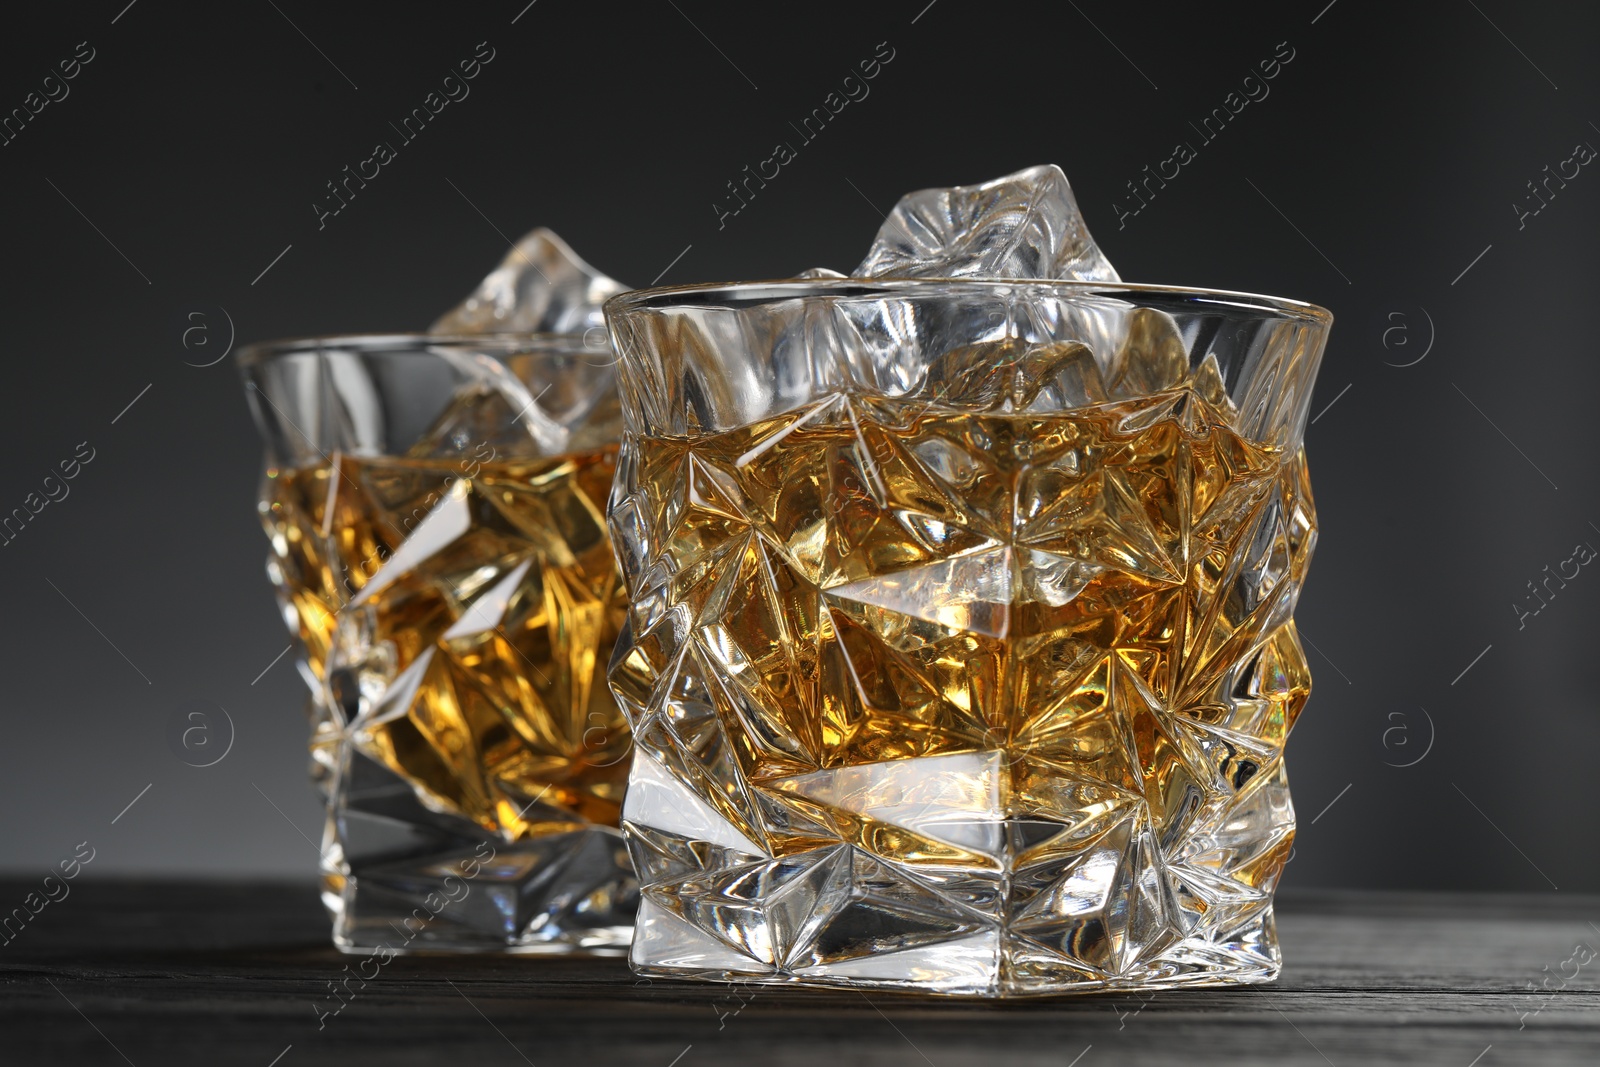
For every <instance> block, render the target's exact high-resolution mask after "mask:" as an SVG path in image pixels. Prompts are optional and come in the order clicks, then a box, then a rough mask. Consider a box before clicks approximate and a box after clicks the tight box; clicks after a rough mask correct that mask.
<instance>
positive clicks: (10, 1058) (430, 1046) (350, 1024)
mask: <svg viewBox="0 0 1600 1067" xmlns="http://www.w3.org/2000/svg"><path fill="white" fill-rule="evenodd" d="M35 888H37V886H36V884H30V883H26V882H4V883H0V905H3V906H4V908H5V909H6V910H7V911H9V909H10V908H11V907H12V906H13V905H20V904H21V903H22V901H23V900H24V898H25V897H26V895H27V894H28V893H29V892H30V891H31V890H33V889H35ZM1279 914H1280V932H1281V936H1282V940H1283V944H1284V950H1285V953H1286V955H1287V957H1288V961H1289V962H1288V966H1287V967H1286V969H1285V971H1284V976H1283V978H1282V979H1281V980H1280V981H1279V982H1277V983H1276V984H1274V985H1271V986H1261V987H1256V988H1248V989H1232V990H1217V991H1210V990H1193V991H1185V992H1172V993H1162V994H1157V995H1155V996H1154V997H1151V998H1150V999H1149V1000H1148V1003H1144V1004H1142V1005H1141V1003H1140V1001H1139V999H1138V998H1133V997H1127V996H1121V997H1116V996H1093V997H1074V998H1061V999H1055V1000H1043V1001H1038V1000H1035V1001H1022V1002H1015V1003H1000V1004H996V1003H977V1002H965V1001H952V1000H942V999H939V1000H935V999H922V998H911V997H903V996H895V995H889V994H881V993H875V994H872V995H871V999H870V1000H869V999H868V998H867V997H864V996H862V995H861V994H859V993H836V992H803V991H790V990H782V991H774V990H767V991H764V992H758V993H756V994H755V995H754V996H751V995H750V994H749V993H748V992H740V993H738V994H737V995H735V994H734V993H731V992H730V990H729V987H725V986H718V985H711V984H696V983H684V982H662V981H656V982H654V983H646V982H643V981H642V980H636V979H635V978H634V977H633V976H632V975H631V974H629V972H628V970H627V966H626V963H625V962H624V961H622V960H616V959H609V960H594V959H589V960H538V959H508V958H504V957H474V958H460V957H456V958H441V957H432V958H416V957H412V958H406V957H401V958H397V959H395V960H393V961H392V962H390V963H389V964H388V965H387V966H385V967H384V968H383V969H382V971H381V972H380V973H379V976H378V977H377V978H375V979H374V980H373V981H371V982H369V983H368V984H367V986H366V987H365V988H364V989H363V990H361V992H360V993H359V994H358V995H357V996H356V997H355V998H354V999H353V1000H352V1001H351V1002H350V1003H349V1004H348V1006H346V1007H345V1008H344V1009H343V1010H342V1011H341V1012H340V1013H339V1014H338V1015H336V1016H330V1017H327V1018H325V1019H323V1020H321V1022H322V1024H323V1025H322V1026H321V1028H320V1029H319V1018H318V1013H319V1010H325V1009H326V1007H327V1006H328V1005H329V1004H331V1003H332V1001H331V1000H330V999H329V993H328V983H329V982H330V980H333V979H336V978H338V977H340V976H341V975H343V974H344V973H345V972H344V970H343V968H344V967H345V966H346V964H350V963H353V962H355V961H354V960H352V958H350V957H346V956H342V955H340V954H339V953H337V952H335V951H333V950H332V949H331V948H329V947H328V946H327V940H326V939H327V925H326V921H325V920H324V918H323V915H322V911H321V908H320V907H319V905H318V903H317V900H316V896H315V893H314V892H313V890H312V889H311V888H309V887H308V886H305V885H301V884H295V885H271V884H260V883H253V884H239V883H227V882H213V883H196V882H188V883H157V882H140V883H125V882H121V883H119V882H93V881H90V880H88V879H84V880H81V881H79V882H77V883H74V884H73V885H72V890H71V895H70V896H68V897H67V898H65V899H63V900H61V901H58V902H55V903H51V904H49V905H47V906H45V907H44V908H43V910H42V911H41V912H40V913H39V914H38V915H37V917H35V918H34V919H32V921H31V922H30V923H29V924H28V925H27V926H26V927H24V928H23V929H22V930H21V931H20V933H17V934H16V936H15V937H14V938H13V939H12V940H11V941H10V942H9V943H5V944H3V945H0V982H3V983H4V990H5V995H4V998H3V1000H0V1013H3V1019H0V1064H5V1065H7V1067H10V1065H13V1064H15V1065H23V1064H27V1065H33V1064H39V1065H51V1067H56V1065H62V1064H88V1065H99V1064H105V1065H109V1067H116V1065H120V1064H123V1063H129V1064H133V1065H136V1067H156V1065H166V1067H175V1065H182V1064H203V1065H205V1067H225V1065H227V1067H231V1065H243V1067H269V1065H272V1064H274V1063H275V1064H276V1065H277V1067H307V1065H310V1064H368V1063H370V1064H382V1065H385V1067H401V1065H407V1064H428V1065H430V1067H432V1065H441V1064H451V1065H457V1064H460V1065H465V1064H471V1065H474V1067H476V1065H480V1064H482V1065H501V1064H504V1065H507V1067H516V1065H518V1064H523V1063H531V1064H536V1065H538V1067H550V1065H555V1064H569V1063H576V1064H626V1065H632V1064H639V1065H644V1067H711V1065H717V1064H740V1065H748V1064H756V1065H758V1067H779V1065H788V1064H796V1065H801V1064H803V1065H806V1067H819V1065H822V1067H844V1065H851V1064H866V1063H872V1064H905V1065H909V1067H920V1065H932V1067H963V1065H968V1064H971V1065H989V1064H995V1063H1018V1064H1040V1065H1049V1067H1099V1065H1103V1064H1124V1063H1128V1064H1133V1063H1137V1064H1184V1065H1194V1064H1229V1065H1244V1064H1273V1065H1285V1064H1318V1065H1321V1064H1335V1065H1338V1067H1346V1065H1352V1067H1353V1065H1356V1064H1387V1063H1425V1064H1441V1065H1450V1067H1470V1065H1476V1067H1504V1065H1507V1064H1538V1065H1545V1064H1549V1065H1556V1064H1584V1065H1588V1067H1593V1065H1596V1064H1600V983H1597V981H1596V976H1597V975H1600V958H1595V959H1593V960H1592V961H1590V960H1589V959H1588V957H1590V956H1591V955H1593V954H1594V951H1595V949H1597V948H1600V925H1597V924H1600V898H1595V897H1583V896H1575V895H1571V894H1566V893H1561V894H1552V895H1549V896H1467V895H1448V894H1351V893H1337V894H1336V893H1317V894H1306V893H1301V894H1294V893H1287V894H1285V895H1283V896H1282V897H1281V902H1280V909H1279ZM1580 945H1582V946H1585V948H1584V949H1582V950H1580V951H1578V952H1576V953H1575V952H1574V949H1575V948H1577V947H1578V946H1580ZM1580 961H1583V962H1580ZM1547 968H1548V969H1547ZM1530 982H1532V983H1533V984H1534V985H1535V986H1538V985H1540V984H1541V983H1547V985H1548V988H1549V989H1550V990H1551V991H1552V992H1550V993H1547V994H1545V995H1544V996H1542V997H1535V996H1534V995H1532V994H1530V993H1529V992H1528V991H1527V987H1528V984H1529V983H1530ZM352 985H354V983H352ZM318 1005H321V1006H322V1008H321V1009H319V1007H318Z"/></svg>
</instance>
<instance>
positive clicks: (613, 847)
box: [242, 336, 637, 952]
mask: <svg viewBox="0 0 1600 1067" xmlns="http://www.w3.org/2000/svg"><path fill="white" fill-rule="evenodd" d="M242 362H243V366H244V372H245V375H246V379H247V390H248V392H249V395H250V399H251V402H252V407H253V408H254V410H255V414H256V416H257V420H258V422H259V423H260V425H261V427H262V430H263V433H264V434H265V436H266V439H267V470H266V476H265V478H264V479H263V482H262V490H261V497H260V511H261V518H262V523H263V526H264V527H265V529H266V532H267V536H268V538H269V540H270V542H271V546H272V547H271V553H270V555H269V558H268V572H269V574H270V576H271V578H272V580H273V583H274V585H275V586H276V588H277V591H278V595H279V599H280V602H281V603H282V605H283V610H284V617H285V621H286V622H287V623H288V625H289V627H290V630H291V631H292V632H293V633H294V634H295V635H296V636H297V637H298V638H299V641H300V644H301V650H302V652H301V660H300V666H301V672H302V674H303V676H304V677H305V679H306V681H307V683H308V684H309V686H310V687H311V690H312V699H311V701H310V708H311V715H312V735H311V755H312V773H313V776H314V778H315V779H316V780H317V782H318V784H319V786H320V787H321V790H322V792H323V795H324V798H325V800H326V802H327V811H328V820H327V825H326V829H325V832H324V837H323V846H322V853H323V860H322V875H323V884H324V893H323V899H324V902H325V903H326V905H327V907H328V910H329V912H330V913H331V915H332V917H333V921H334V940H335V942H336V943H337V944H338V945H339V946H340V947H341V948H345V949H347V950H352V951H356V950H365V949H373V948H377V947H379V946H382V945H388V946H389V947H391V948H395V949H397V950H402V951H404V950H413V951H414V950H450V951H471V950H512V951H524V952H570V951H578V950H602V951H603V950H607V949H611V950H615V951H620V946H624V945H626V944H627V942H628V938H629V936H630V934H631V924H632V920H633V911H634V909H635V907H636V904H637V884H636V882H635V880H634V878H633V875H632V871H631V869H630V867H629V864H628V861H627V856H626V851H625V848H624V847H623V844H622V841H621V838H620V835H619V833H618V831H617V829H616V827H617V822H618V816H619V812H620V807H621V803H622V797H623V788H624V785H625V775H626V769H627V754H628V747H629V744H630V741H629V733H628V728H627V724H626V722H625V721H624V720H623V719H622V717H621V715H620V713H619V711H618V709H617V706H616V704H615V702H614V701H613V700H612V698H611V696H610V694H609V692H608V691H607V689H606V685H605V678H604V671H605V666H606V663H607V661H608V660H609V657H610V655H611V651H612V645H613V644H614V642H615V640H616V636H617V632H618V629H619V627H620V625H621V623H622V620H623V615H624V611H625V602H624V599H623V591H622V587H621V581H620V578H619V575H618V573H617V570H616V564H615V559H614V556H613V554H612V551H611V547H610V544H609V541H608V539H607V537H606V531H605V526H604V519H603V509H604V505H605V500H606V495H607V493H608V492H609V489H610V485H611V478H612V472H613V470H614V469H615V464H616V455H617V443H616V442H617V435H618V431H619V411H618V404H617V393H616V388H615V382H614V377H613V375H614V370H613V367H612V363H613V358H612V356H611V354H610V350H609V348H607V347H604V346H601V347H599V348H598V349H595V348H592V347H589V348H586V347H585V346H584V344H583V342H582V341H581V340H578V339H573V338H569V337H568V338H564V337H553V336H552V337H512V336H504V337H474V338H465V337H462V338H449V337H433V336H396V337H354V338H330V339H313V340H308V341H300V342H283V343H278V344H272V345H263V346H257V347H255V348H253V349H250V350H247V351H246V353H245V354H244V356H243V360H242Z"/></svg>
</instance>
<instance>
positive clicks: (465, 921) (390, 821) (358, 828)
mask: <svg viewBox="0 0 1600 1067" xmlns="http://www.w3.org/2000/svg"><path fill="white" fill-rule="evenodd" d="M340 762H341V766H340V767H339V772H338V773H337V775H336V776H335V778H334V781H333V782H331V783H330V786H331V801H330V804H329V813H330V817H329V820H328V825H327V829H326V832H325V836H324V843H323V844H324V847H323V865H322V875H323V894H322V900H323V904H324V905H325V906H326V907H327V909H328V913H329V915H330V917H331V918H332V919H333V941H334V944H335V945H336V946H337V947H338V948H339V949H340V950H342V951H344V952H348V953H356V954H370V953H377V954H381V955H384V956H385V957H387V956H391V955H403V954H417V953H463V952H468V953H470V952H511V953H519V954H529V955H613V956H620V955H622V954H624V953H625V952H626V951H627V946H628V943H629V941H630V940H631V938H632V936H633V917H634V912H635V910H636V908H637V906H638V894H639V890H638V881H637V880H636V879H635V877H634V875H633V870H632V867H631V866H630V865H629V862H628V855H627V848H626V846H625V845H624V844H623V841H622V836H621V834H620V833H619V832H618V831H617V830H616V829H614V828H612V827H609V826H597V825H594V824H592V823H585V822H582V821H581V820H577V819H576V817H575V816H573V815H571V814H570V813H567V812H562V811H558V810H557V809H553V808H552V809H550V810H549V811H548V812H546V813H544V814H548V815H549V816H550V819H549V821H548V823H546V824H545V825H548V826H549V827H550V828H551V829H550V831H549V832H546V833H544V834H541V835H539V836H535V837H528V838H523V839H521V840H518V841H506V840H505V839H504V838H503V837H501V836H499V835H497V834H494V833H491V832H489V831H486V830H484V829H483V828H482V827H480V826H478V825H477V824H476V823H473V822H471V821H470V820H467V819H463V818H461V817H459V816H456V815H452V814H449V813H444V812H439V811H434V810H432V809H430V808H428V807H426V806H425V805H423V804H422V803H421V802H420V801H419V800H418V798H417V795H416V793H415V791H414V790H413V789H412V787H411V785H410V784H409V783H407V782H406V781H405V780H404V779H402V778H400V777H399V776H397V775H395V774H394V773H393V772H391V771H389V770H388V769H387V768H385V767H383V766H382V765H380V764H378V763H376V762H375V761H373V760H371V759H369V758H367V757H366V756H364V755H362V754H361V753H359V752H356V751H353V750H351V749H348V748H346V750H345V752H344V753H343V754H342V759H341V761H340Z"/></svg>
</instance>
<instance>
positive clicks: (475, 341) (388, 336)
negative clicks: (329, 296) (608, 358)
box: [237, 327, 611, 367]
mask: <svg viewBox="0 0 1600 1067" xmlns="http://www.w3.org/2000/svg"><path fill="white" fill-rule="evenodd" d="M594 329H600V330H601V332H602V334H603V333H604V330H603V328H601V327H594ZM590 332H592V331H585V332H584V333H482V334H464V333H437V334H436V333H422V332H414V333H408V332H400V333H329V334H312V335H308V336H305V337H283V338H278V339H276V340H270V341H252V342H251V343H250V344H247V345H244V346H242V347H241V348H240V349H239V355H238V357H237V359H238V363H239V366H241V367H253V366H256V365H259V364H262V363H267V362H270V361H272V360H275V359H281V358H283V357H285V356H296V355H309V354H316V353H319V352H324V351H335V352H340V351H342V352H350V351H359V352H362V353H371V354H374V355H382V354H384V353H386V352H414V351H417V350H418V349H422V348H429V347H438V348H476V349H478V350H480V351H486V352H489V353H491V354H497V353H500V352H508V353H517V352H527V351H552V352H559V353H562V354H570V355H582V354H585V353H590V352H610V350H611V341H610V339H609V338H606V340H605V342H604V344H603V345H596V344H591V343H590V342H589V340H588V336H589V333H590Z"/></svg>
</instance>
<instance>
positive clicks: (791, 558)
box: [606, 280, 1331, 996]
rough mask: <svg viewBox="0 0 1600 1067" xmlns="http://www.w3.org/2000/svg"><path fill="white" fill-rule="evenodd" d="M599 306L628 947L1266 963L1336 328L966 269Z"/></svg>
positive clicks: (1027, 988)
mask: <svg viewBox="0 0 1600 1067" xmlns="http://www.w3.org/2000/svg"><path fill="white" fill-rule="evenodd" d="M606 311H607V317H608V320H609V322H610V325H611V329H612V335H613V342H614V344H615V345H616V347H617V349H618V352H619V355H620V359H621V365H620V366H621V379H622V389H623V406H624V409H625V419H626V430H625V433H624V439H623V445H622V452H621V455H620V457H619V460H618V476H617V481H616V485H615V488H614V490H613V495H612V498H611V504H610V510H609V521H610V523H611V530H612V538H613V543H614V544H615V546H616V549H617V553H618V556H619V559H620V561H621V564H622V568H623V572H624V575H625V577H626V580H627V585H628V591H629V595H630V602H631V608H630V610H629V620H628V625H627V627H625V629H624V631H623V635H622V638H621V639H620V641H619V643H618V646H617V649H616V653H615V656H614V657H613V660H612V663H611V668H610V682H611V685H612V688H613V691H614V692H615V694H616V696H617V699H618V701H619V703H620V704H621V705H622V707H623V709H624V711H625V712H626V714H627V717H628V719H629V721H630V722H631V724H632V726H633V730H634V736H635V739H636V745H635V749H634V755H633V764H632V769H631V772H630V779H629V791H628V795H627V799H626V801H625V803H624V808H623V831H624V834H625V836H626V838H627V841H628V846H629V849H630V851H631V853H632V856H633V860H634V864H635V867H636V869H637V870H638V873H639V877H640V881H641V886H642V901H641V905H640V911H639V916H638V923H637V933H636V936H635V940H634V944H633V951H632V960H633V963H634V966H635V968H636V969H637V970H639V971H640V972H642V973H645V974H650V975H661V976H684V977H687V976H697V977H710V978H718V979H731V980H744V981H758V982H794V983H816V984H826V985H846V986H854V985H859V986H866V987H883V988H893V989H904V990H923V991H932V992H941V993H952V994H964V995H974V996H1013V995H1029V994H1043V993H1056V992H1064V991H1090V990H1100V989H1127V988H1158V987H1165V986H1178V985H1214V984H1220V983H1230V982H1256V981H1263V980H1267V979H1270V978H1272V977H1273V976H1275V975H1276V974H1277V972H1278V969H1279V965H1280V955H1279V950H1278V944H1277V940H1276V935H1275V932H1274V927H1273V912H1272V896H1273V891H1274V889H1275V887H1276V885H1277V882H1278V878H1279V875H1280V874H1281V872H1282V869H1283V865H1284V862H1285V860H1286V858H1287V857H1288V855H1289V849H1290V844H1291V842H1292V840H1293V836H1294V809H1293V807H1292V805H1291V803H1290V799H1289V791H1288V782H1287V778H1286V775H1285V770H1284V761H1283V747H1284V742H1285V739H1286V737H1287V735H1288V733H1289V730H1290V728H1291V727H1292V725H1293V724H1294V721H1295V718H1296V716H1297V715H1298V714H1299V713H1300V710H1301V708H1302V707H1303V705H1304V703H1305V701H1306V698H1307V696H1308V695H1309V692H1310V686H1311V681H1310V676H1309V673H1308V670H1307V667H1306V661H1305V656H1304V654H1303V653H1302V650H1301V646H1300V642H1299V640H1298V638H1297V636H1296V632H1295V626H1294V622H1293V619H1292V613H1293V610H1294V605H1295V601H1296V598H1297V597H1298V595H1299V593H1300V589H1301V586H1302V583H1303V582H1304V579H1305V574H1306V567H1307V564H1308V562H1309V560H1310V557H1311V552H1312V547H1313V544H1314V542H1315V539H1316V525H1315V518H1314V512H1313V507H1312V500H1311V494H1310V488H1309V483H1308V481H1307V477H1306V468H1305V461H1304V455H1303V452H1302V448H1301V437H1302V431H1303V426H1304V422H1305V415H1306V405H1307V403H1308V401H1309V398H1310V395H1311V387H1312V381H1313V378H1314V376H1315V373H1316V368H1317V363H1318V360H1319V359H1320V356H1321V350H1322V345H1323V343H1324V339H1325V334H1326V331H1327V328H1328V325H1329V322H1330V321H1331V320H1330V317H1329V316H1328V315H1327V313H1326V312H1323V311H1321V310H1320V309H1317V308H1313V307H1310V306H1308V305H1304V304H1296V303H1293V302H1289V301H1280V300H1273V299H1270V298H1262V297H1252V296H1244V295H1239V294H1227V293H1209V292H1203V291H1195V290H1180V289H1163V288H1152V287H1138V286H1131V285H1121V284H1103V283H1073V282H1026V281H949V280H946V281H899V282H890V281H875V280H839V281H829V280H816V281H808V282H788V283H784V282H775V283H757V284H748V285H736V286H727V287H722V288H714V289H667V290H653V291H641V292H635V293H631V294H627V295H624V296H621V297H618V298H616V299H614V300H612V301H611V302H610V303H608V304H607V306H606Z"/></svg>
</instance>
